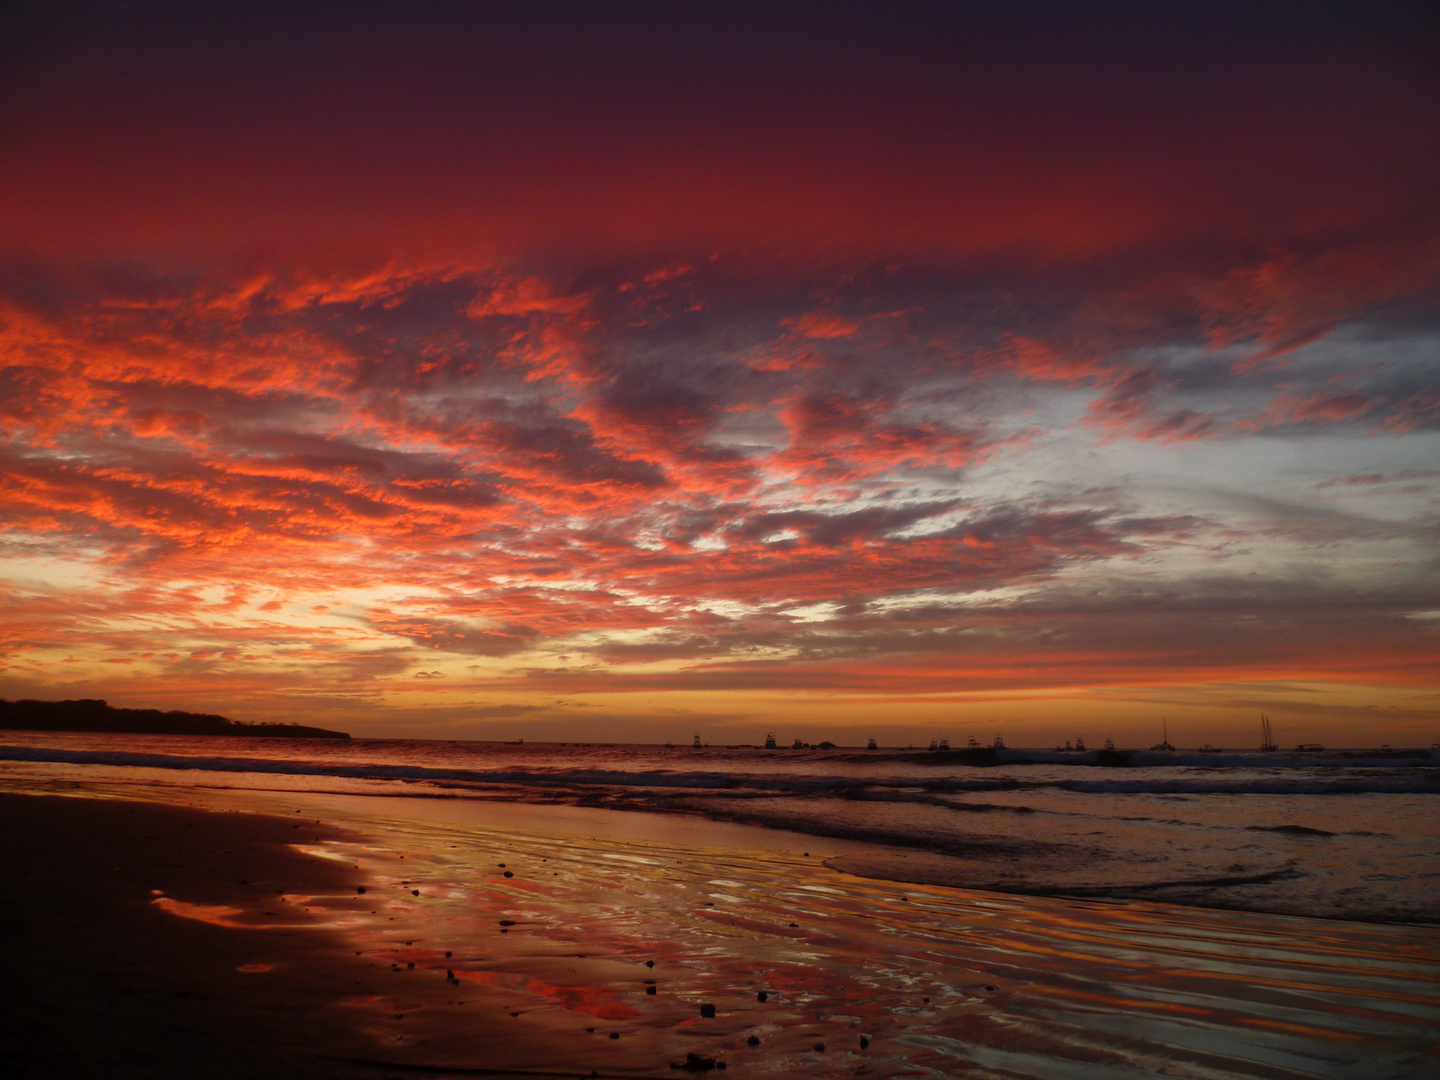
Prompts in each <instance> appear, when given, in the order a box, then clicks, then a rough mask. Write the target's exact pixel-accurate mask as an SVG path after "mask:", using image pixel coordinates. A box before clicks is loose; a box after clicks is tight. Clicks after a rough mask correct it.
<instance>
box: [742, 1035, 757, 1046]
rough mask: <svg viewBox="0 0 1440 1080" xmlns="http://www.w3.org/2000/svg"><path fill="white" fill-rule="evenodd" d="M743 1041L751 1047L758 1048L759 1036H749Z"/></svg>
mask: <svg viewBox="0 0 1440 1080" xmlns="http://www.w3.org/2000/svg"><path fill="white" fill-rule="evenodd" d="M745 1041H746V1043H748V1044H749V1045H751V1046H759V1045H760V1036H759V1035H751V1036H750V1037H749V1038H748V1039H746V1040H745Z"/></svg>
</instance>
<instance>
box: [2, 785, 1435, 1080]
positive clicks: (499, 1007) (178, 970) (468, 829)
mask: <svg viewBox="0 0 1440 1080" xmlns="http://www.w3.org/2000/svg"><path fill="white" fill-rule="evenodd" d="M90 793H91V794H104V795H111V796H114V795H116V794H123V792H121V791H120V790H119V789H110V790H105V789H104V786H103V785H98V786H97V787H96V788H95V789H94V790H93V791H91V792H90ZM135 793H136V794H140V792H139V791H138V790H137V791H136V792H135ZM163 797H167V798H171V799H172V800H174V799H179V798H181V797H183V798H185V799H186V800H189V801H194V802H198V803H203V804H204V805H205V806H206V807H208V808H209V809H208V812H206V811H201V810H198V809H193V808H178V807H160V806H153V805H149V804H146V803H136V802H132V801H127V800H120V799H115V798H111V799H107V800H98V799H78V798H77V799H57V798H33V797H27V796H16V795H6V796H0V821H3V825H4V828H5V835H6V836H7V837H12V838H14V839H13V841H12V845H11V851H10V852H9V858H10V859H11V860H13V862H12V865H14V866H15V867H16V870H17V872H16V873H15V875H14V876H13V879H12V880H13V884H12V885H11V886H9V887H8V888H6V889H5V890H3V891H4V904H5V907H4V910H3V912H0V917H3V919H4V923H3V925H5V926H6V927H7V930H10V929H12V928H13V930H14V934H13V938H12V940H13V946H12V947H10V948H7V949H6V950H5V956H4V960H3V963H4V965H5V970H4V975H5V978H4V987H3V994H4V1000H5V1003H6V1019H5V1026H4V1039H5V1043H4V1053H5V1055H6V1062H7V1064H14V1063H19V1064H20V1067H19V1069H18V1070H16V1069H12V1070H11V1071H13V1072H14V1074H15V1075H20V1076H119V1077H129V1076H134V1077H140V1076H169V1075H175V1076H237V1077H238V1076H260V1075H266V1076H319V1077H329V1076H387V1075H388V1076H419V1075H437V1074H438V1075H444V1074H447V1073H448V1074H451V1075H457V1076H458V1075H466V1074H469V1075H493V1076H522V1075H551V1076H567V1075H568V1076H589V1075H592V1073H593V1074H595V1075H599V1076H608V1077H619V1076H634V1077H641V1076H649V1077H660V1076H675V1075H685V1074H686V1073H685V1072H683V1071H679V1072H677V1071H675V1070H674V1069H672V1065H676V1064H682V1063H684V1062H685V1061H686V1058H687V1055H688V1054H693V1055H695V1058H694V1059H691V1063H692V1064H695V1065H697V1066H698V1065H699V1064H700V1063H702V1062H703V1061H705V1060H706V1059H713V1060H715V1061H716V1062H724V1063H725V1064H726V1066H728V1069H727V1072H726V1075H732V1076H745V1075H762V1074H763V1075H766V1076H791V1075H794V1076H817V1077H822V1076H837V1077H838V1076H857V1075H864V1076H900V1075H912V1076H914V1075H944V1076H950V1075H974V1076H1035V1077H1052V1076H1063V1077H1090V1076H1094V1077H1102V1076H1103V1077H1112V1076H1115V1077H1126V1076H1135V1077H1139V1076H1153V1075H1156V1074H1157V1073H1159V1074H1165V1075H1182V1076H1202V1075H1205V1076H1256V1077H1299V1076H1337V1077H1338V1076H1347V1077H1348V1076H1365V1077H1376V1078H1388V1077H1409V1076H1416V1077H1419V1076H1427V1075H1434V1074H1435V1072H1436V1070H1437V1067H1440V941H1437V934H1436V931H1435V929H1434V928H1428V927H1403V926H1370V925H1366V924H1357V923H1340V922H1324V921H1318V920H1307V919H1293V918H1285V917H1280V916H1265V915H1245V914H1242V913H1227V912H1216V911H1200V910H1195V909H1187V908H1180V907H1173V906H1167V905H1159V904H1138V903H1136V904H1099V903H1087V902H1083V901H1061V900H1049V899H1044V898H1022V897H1014V896H1001V895H998V894H991V893H982V892H972V891H967V890H963V889H954V888H945V887H940V886H909V885H901V884H898V883H895V882H890V881H880V880H873V879H867V878H861V877H855V876H852V875H850V874H846V873H842V872H840V871H837V870H835V869H832V868H831V867H829V866H826V865H824V863H825V861H826V860H827V858H831V857H833V856H836V855H839V854H844V852H843V851H840V850H831V849H829V848H824V849H822V848H821V847H819V846H818V845H817V846H816V847H815V849H814V850H811V851H808V852H807V851H801V850H795V849H793V846H792V841H793V842H794V843H795V844H797V845H798V844H800V843H806V844H817V842H816V841H814V840H813V838H812V839H811V840H809V841H805V840H804V839H803V838H799V837H791V836H789V835H788V834H775V833H760V832H756V831H754V830H745V829H742V828H739V827H734V826H726V827H720V828H718V829H717V828H715V827H713V826H710V825H707V824H705V823H694V822H683V821H676V820H673V819H664V818H657V817H655V816H653V815H635V814H616V813H607V812H603V811H600V812H584V811H576V810H573V809H568V808H566V809H564V810H561V809H559V808H546V807H508V808H501V807H496V806H495V805H494V804H488V805H475V804H473V803H472V804H467V803H463V802H459V801H456V802H444V801H435V800H409V799H383V800H378V799H363V798H356V797H352V796H325V795H319V794H315V793H305V794H300V793H287V794H279V793H271V794H269V795H260V794H257V793H254V792H206V791H201V790H193V791H191V792H189V793H187V794H185V795H183V796H180V795H177V794H175V793H173V792H172V793H170V794H168V795H166V796H163ZM257 805H261V806H263V807H264V808H266V809H268V810H269V811H271V813H270V814H269V815H268V816H259V815H256V814H253V813H237V812H233V811H235V810H238V809H242V808H243V809H253V808H255V807H256V806H257ZM296 810H299V811H300V812H299V813H296V812H295V811H296ZM227 811H229V812H227ZM317 819H318V821H319V822H320V824H317ZM361 886H363V887H364V888H365V889H366V891H365V893H363V894H362V893H359V892H358V891H357V889H358V888H359V887H361ZM447 953H448V954H450V955H446V954H447ZM412 965H413V966H412ZM762 992H763V993H764V995H765V1000H763V1001H762V1000H760V996H759V995H760V994H761V993H762ZM704 1005H713V1006H714V1015H713V1016H707V1015H704V1014H703V1013H704V1010H703V1009H702V1006H704ZM752 1039H753V1040H754V1041H755V1042H754V1045H752V1044H751V1040H752ZM817 1047H823V1048H817ZM711 1075H713V1073H712V1074H711Z"/></svg>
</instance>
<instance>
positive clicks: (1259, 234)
mask: <svg viewBox="0 0 1440 1080" xmlns="http://www.w3.org/2000/svg"><path fill="white" fill-rule="evenodd" d="M1436 11H1437V9H1436V8H1435V7H1434V6H1433V5H1429V4H1423V3H1415V4H1400V3H1393V4H1392V3H1355V4H1350V5H1337V4H1324V3H1297V4H1293V5H1291V4H1279V5H1277V4H1263V3H1243V4H1234V5H1228V4H1223V3H1194V4H1184V3H1165V4H1152V3H1133V4H1121V3H1114V4H1097V5H1079V4H1053V5H1052V4H1005V5H992V6H984V5H952V4H941V5H927V4H875V5H851V4H841V3H830V4H822V5H802V4H785V3H780V4H757V5H753V6H752V5H744V4H732V3H727V4H721V5H714V6H696V5H688V4H654V5H649V4H646V5H633V4H614V3H603V4H599V3H597V4H574V5H571V4H548V3H533V4H532V3H527V4H514V5H468V4H464V5H454V6H446V5H433V4H420V5H373V6H372V5H364V4H353V3H346V4H336V5H314V4H311V5H305V7H304V9H303V12H301V13H297V12H295V11H294V10H292V9H291V7H289V6H281V7H276V8H274V9H273V10H265V9H263V8H260V7H255V6H250V7H248V8H247V9H245V10H234V11H232V12H231V13H229V14H226V13H225V12H224V11H222V10H219V9H218V8H217V6H215V5H208V4H199V5H197V4H190V5H175V6H170V7H167V6H157V5H149V4H133V5H132V4H125V5H103V6H96V7H85V6H74V5H66V4H62V3H45V4H38V5H34V6H33V7H31V8H29V9H28V10H25V9H23V6H22V7H21V9H20V10H17V11H14V12H13V13H11V14H8V15H6V16H4V19H5V20H6V21H4V22H3V23H0V697H8V698H16V697H46V698H58V697H104V698H108V699H109V700H110V701H111V702H112V703H114V704H124V705H138V706H159V707H164V708H185V709H193V710H198V711H206V712H222V713H224V714H226V715H228V716H231V717H233V718H236V719H241V720H287V721H289V720H293V721H299V722H305V723H319V724H323V725H326V726H333V727H341V728H344V729H346V730H349V731H351V732H353V733H356V734H369V735H394V736H409V735H418V736H436V737H444V738H468V737H474V738H502V737H503V738H515V737H521V736H523V737H525V738H527V739H549V738H555V739H566V740H571V739H585V740H589V741H616V740H631V739H633V740H643V741H665V740H666V739H672V740H676V741H680V740H683V741H686V742H688V741H689V739H690V736H691V734H692V733H693V732H695V731H699V732H701V733H702V734H703V736H704V737H705V738H707V739H710V740H712V741H714V742H716V743H720V742H725V741H747V742H749V741H757V740H759V739H760V738H763V736H764V734H765V732H766V731H769V730H773V731H775V732H776V733H777V734H778V735H779V736H780V737H781V738H782V739H785V740H786V741H788V740H789V739H791V738H794V737H796V736H800V737H803V738H806V739H807V740H810V739H814V740H818V739H821V738H826V737H830V738H834V739H836V741H841V742H846V741H856V740H863V738H864V737H865V736H866V735H869V734H874V735H876V736H877V737H879V738H880V739H881V741H882V743H884V742H886V741H887V740H888V741H889V742H891V743H892V744H893V743H894V742H897V741H915V742H920V741H928V739H929V738H930V737H931V736H932V735H940V736H948V737H949V738H950V740H951V741H952V743H956V742H958V743H963V742H964V741H965V738H966V737H967V736H970V735H974V736H976V737H978V738H980V739H982V740H983V741H985V742H987V743H988V742H989V741H990V739H991V737H992V736H993V735H994V734H996V733H997V732H999V733H1003V734H1004V735H1005V737H1006V741H1007V742H1009V743H1010V744H1012V745H1046V744H1050V743H1053V742H1054V741H1056V740H1057V739H1064V738H1073V737H1075V736H1076V735H1079V736H1083V737H1085V738H1086V739H1087V740H1089V741H1091V742H1092V743H1098V742H1099V741H1100V740H1101V739H1102V738H1103V737H1105V736H1107V735H1108V736H1113V737H1114V738H1115V739H1116V741H1117V743H1119V744H1121V745H1127V744H1128V745H1149V744H1150V743H1152V742H1156V741H1158V740H1159V737H1160V736H1159V731H1160V722H1161V718H1162V717H1166V718H1168V721H1169V724H1170V731H1171V737H1172V741H1182V742H1184V743H1185V744H1186V745H1199V744H1200V743H1202V742H1213V743H1216V744H1217V745H1220V744H1227V743H1228V744H1229V745H1242V744H1243V745H1247V746H1248V745H1251V744H1253V743H1255V742H1257V741H1258V735H1259V728H1258V715H1259V713H1260V711H1261V710H1264V711H1266V712H1267V713H1268V714H1269V715H1270V718H1271V720H1272V722H1273V723H1274V724H1275V727H1276V734H1277V735H1278V736H1279V737H1280V739H1281V741H1282V742H1283V743H1285V744H1287V745H1293V743H1295V742H1298V741H1301V740H1304V741H1311V740H1315V741H1322V742H1326V743H1328V744H1334V745H1362V744H1371V745H1373V744H1376V743H1379V742H1390V743H1394V744H1408V745H1423V744H1427V743H1429V742H1432V741H1434V740H1436V739H1440V557H1437V554H1440V552H1437V541H1440V302H1437V301H1440V62H1437V59H1436V58H1437V57H1440V19H1437V14H1436Z"/></svg>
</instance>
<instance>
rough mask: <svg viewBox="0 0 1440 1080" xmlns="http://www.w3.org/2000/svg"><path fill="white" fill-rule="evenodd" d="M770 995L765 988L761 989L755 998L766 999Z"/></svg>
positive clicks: (758, 999)
mask: <svg viewBox="0 0 1440 1080" xmlns="http://www.w3.org/2000/svg"><path fill="white" fill-rule="evenodd" d="M769 996H770V995H769V994H767V993H766V992H765V991H764V990H761V991H760V992H759V993H758V994H756V995H755V1000H756V1001H764V1000H765V999H766V998H768V997H769Z"/></svg>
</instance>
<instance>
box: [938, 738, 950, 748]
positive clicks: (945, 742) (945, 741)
mask: <svg viewBox="0 0 1440 1080" xmlns="http://www.w3.org/2000/svg"><path fill="white" fill-rule="evenodd" d="M940 749H941V750H949V749H950V740H949V739H941V740H940Z"/></svg>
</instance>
